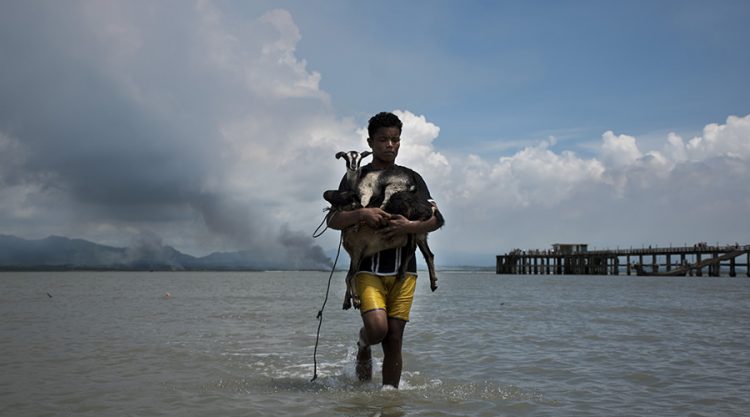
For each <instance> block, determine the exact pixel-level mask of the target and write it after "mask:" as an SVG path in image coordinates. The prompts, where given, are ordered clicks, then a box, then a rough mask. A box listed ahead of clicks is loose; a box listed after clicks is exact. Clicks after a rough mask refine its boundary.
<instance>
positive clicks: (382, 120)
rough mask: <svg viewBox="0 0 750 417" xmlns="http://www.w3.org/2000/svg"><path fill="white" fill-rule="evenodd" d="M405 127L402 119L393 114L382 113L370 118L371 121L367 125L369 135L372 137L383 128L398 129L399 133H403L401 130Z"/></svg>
mask: <svg viewBox="0 0 750 417" xmlns="http://www.w3.org/2000/svg"><path fill="white" fill-rule="evenodd" d="M403 126H404V124H403V123H401V119H399V118H398V116H396V115H395V114H393V113H391V112H386V111H382V112H380V113H378V114H376V115H375V116H372V117H371V118H370V121H369V123H368V124H367V133H368V134H369V135H370V137H372V135H374V134H375V132H376V131H377V130H378V129H380V128H381V127H397V128H398V132H399V133H401V128H402V127H403Z"/></svg>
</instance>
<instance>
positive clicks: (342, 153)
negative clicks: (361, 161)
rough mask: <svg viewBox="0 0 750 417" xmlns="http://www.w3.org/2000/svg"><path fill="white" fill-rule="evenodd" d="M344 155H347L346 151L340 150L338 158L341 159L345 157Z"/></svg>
mask: <svg viewBox="0 0 750 417" xmlns="http://www.w3.org/2000/svg"><path fill="white" fill-rule="evenodd" d="M344 155H346V152H339V153H337V154H336V159H341V158H343V157H344Z"/></svg>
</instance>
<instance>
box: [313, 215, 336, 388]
mask: <svg viewBox="0 0 750 417" xmlns="http://www.w3.org/2000/svg"><path fill="white" fill-rule="evenodd" d="M326 220H327V219H325V218H324V219H323V222H325V221H326ZM323 222H321V223H320V226H318V228H317V229H315V232H313V237H314V238H317V237H319V236H320V235H322V234H323V233H324V232H325V231H326V230H327V229H328V224H326V228H325V229H323V231H322V232H320V233H319V234H317V235H316V233H318V230H320V227H321V226H322V225H323ZM343 241H344V236H343V235H342V236H341V238H340V239H339V247H338V249H336V259H335V260H334V261H333V266H332V267H331V274H330V275H328V286H327V287H326V296H325V298H324V299H323V305H322V306H321V307H320V310H318V316H317V319H318V332H317V334H316V335H315V350H314V351H313V377H312V379H311V380H310V382H313V381H315V380H316V379H318V359H317V357H318V342H319V341H320V328H321V326H323V310H324V309H325V308H326V303H327V302H328V293H329V292H330V290H331V278H333V273H334V271H336V263H338V261H339V254H341V243H342V242H343Z"/></svg>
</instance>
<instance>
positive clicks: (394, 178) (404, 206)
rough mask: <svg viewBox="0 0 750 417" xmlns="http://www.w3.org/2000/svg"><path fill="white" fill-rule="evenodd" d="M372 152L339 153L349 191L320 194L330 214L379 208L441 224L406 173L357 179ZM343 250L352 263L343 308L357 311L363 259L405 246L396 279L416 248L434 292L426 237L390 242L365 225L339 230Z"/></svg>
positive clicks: (432, 260) (399, 171)
mask: <svg viewBox="0 0 750 417" xmlns="http://www.w3.org/2000/svg"><path fill="white" fill-rule="evenodd" d="M370 154H371V152H369V151H365V152H362V153H359V152H357V151H350V152H339V153H337V154H336V158H337V159H340V158H344V160H345V161H346V168H347V171H346V178H347V181H348V182H349V186H350V189H351V190H356V191H354V192H352V191H338V190H328V191H326V192H325V193H323V198H325V199H326V200H327V201H328V202H329V203H331V206H332V208H331V209H332V210H352V209H355V208H359V207H374V206H377V207H380V208H382V209H383V210H384V211H386V212H387V213H389V214H400V215H402V216H404V217H406V218H408V219H409V220H428V219H429V218H430V217H432V216H433V215H435V216H437V217H438V221H439V224H440V225H441V226H442V225H443V223H444V220H443V217H442V215H441V214H440V212H439V211H437V209H435V207H434V206H433V205H432V204H431V203H430V202H429V201H428V200H427V196H424V195H419V194H418V193H417V192H416V190H415V188H416V187H415V185H414V184H413V183H412V180H411V178H410V176H409V175H408V174H407V173H406V171H405V170H404V169H403V168H401V167H399V166H393V167H389V168H387V169H384V170H380V171H374V172H370V173H368V174H366V175H365V176H364V177H362V178H360V172H361V168H360V165H361V162H362V159H363V158H364V157H366V156H368V155H370ZM341 233H342V235H343V236H342V237H343V245H344V249H346V251H347V252H348V253H349V257H350V258H351V263H350V264H349V272H348V273H347V275H346V294H345V296H344V305H343V308H344V309H345V310H346V309H349V308H351V307H352V305H353V306H354V308H359V305H360V300H359V297H358V296H357V289H356V287H355V283H354V275H355V274H356V273H357V271H358V270H359V266H360V263H361V262H362V259H364V258H365V257H367V256H371V255H374V254H375V253H377V252H380V251H381V250H385V249H393V248H400V247H404V246H407V251H406V253H407V256H406V259H404V260H403V261H402V262H401V266H400V268H399V272H398V276H399V278H403V277H404V275H405V274H406V267H407V265H408V264H409V262H410V261H411V257H412V256H414V253H415V252H416V248H417V247H419V249H420V251H421V252H422V255H423V256H424V258H425V261H426V263H427V267H428V271H429V274H430V288H431V289H432V291H435V290H436V289H437V275H436V273H435V257H434V255H433V253H432V251H430V247H429V246H428V245H427V233H422V234H417V235H401V236H397V237H394V238H391V239H386V238H384V237H383V236H382V235H381V234H380V233H378V232H377V230H376V229H374V228H372V227H370V226H369V225H367V224H358V225H353V226H350V227H347V228H346V229H344V230H342V232H341Z"/></svg>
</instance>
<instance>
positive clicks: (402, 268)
mask: <svg viewBox="0 0 750 417" xmlns="http://www.w3.org/2000/svg"><path fill="white" fill-rule="evenodd" d="M416 252H417V243H416V240H415V239H414V235H408V236H407V238H406V245H405V246H404V253H405V254H406V255H405V256H404V257H403V259H401V265H399V267H398V276H397V277H398V279H403V278H404V277H405V276H406V268H408V267H409V262H411V259H412V258H413V257H414V254H415V253H416Z"/></svg>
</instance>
